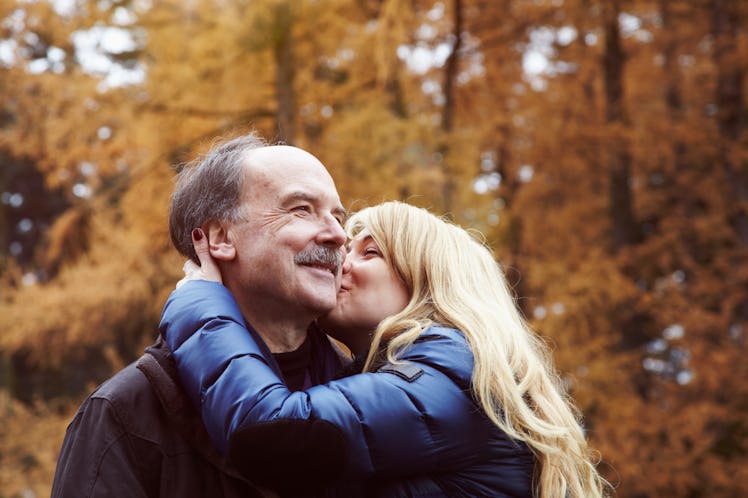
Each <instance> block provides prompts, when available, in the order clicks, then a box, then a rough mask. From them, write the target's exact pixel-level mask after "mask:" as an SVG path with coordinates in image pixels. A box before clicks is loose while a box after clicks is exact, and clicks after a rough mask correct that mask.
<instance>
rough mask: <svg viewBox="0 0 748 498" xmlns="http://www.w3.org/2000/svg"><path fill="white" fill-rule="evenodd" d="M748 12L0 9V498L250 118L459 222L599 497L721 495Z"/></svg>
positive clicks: (374, 192)
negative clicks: (173, 211) (192, 187)
mask: <svg viewBox="0 0 748 498" xmlns="http://www.w3.org/2000/svg"><path fill="white" fill-rule="evenodd" d="M747 26H748V2H746V1H744V0H189V1H182V0H119V1H118V0H97V1H93V0H55V1H44V0H18V1H11V0H0V95H1V97H2V98H1V100H0V201H1V202H0V497H2V498H7V497H24V498H31V497H36V496H38V497H41V496H45V495H48V494H49V491H50V487H51V481H52V476H53V472H54V466H55V462H56V458H57V453H58V451H59V447H60V444H61V441H62V438H63V435H64V431H65V427H66V425H67V423H68V422H69V420H70V418H71V417H72V415H73V413H74V411H75V409H76V407H77V406H78V404H79V403H80V402H81V401H82V400H83V399H84V398H85V396H86V395H87V394H88V393H89V392H90V391H91V390H92V389H93V388H94V387H95V386H96V385H97V384H98V383H99V382H101V381H102V380H104V379H105V378H107V377H108V376H109V375H111V374H112V373H113V372H115V371H116V370H118V369H120V368H121V367H123V366H124V365H126V364H127V363H128V362H130V361H132V360H133V359H135V358H136V357H137V356H139V354H140V352H141V351H142V349H143V347H144V346H146V345H147V344H149V343H150V342H151V341H152V340H153V339H154V338H155V336H156V325H157V323H158V317H159V314H160V310H161V307H162V305H163V303H164V300H165V298H166V296H167V295H168V293H169V292H170V290H171V289H172V288H173V286H174V283H175V282H176V280H178V278H179V277H180V274H181V265H182V259H181V258H180V257H178V255H177V254H176V251H175V250H174V249H173V248H171V246H170V242H169V237H168V233H167V221H166V216H167V209H168V198H169V194H170V192H171V189H172V184H173V177H174V171H175V168H176V167H177V165H178V164H179V163H181V162H184V161H186V160H189V159H191V158H193V157H194V156H195V155H196V154H197V153H199V152H200V151H202V150H205V148H207V147H209V146H210V144H211V143H212V142H213V141H214V140H215V139H216V137H226V136H230V135H235V134H237V133H243V132H246V131H249V130H251V129H256V130H257V131H259V132H260V133H261V134H262V135H263V136H265V137H266V138H268V139H270V140H284V141H286V142H287V143H290V144H294V145H298V146H300V147H302V148H305V149H308V150H310V151H311V152H313V153H314V154H315V155H317V156H318V157H319V158H320V159H321V160H322V161H323V162H324V163H325V164H326V165H327V166H328V168H329V169H330V171H331V173H332V175H333V177H334V178H335V179H336V182H337V186H338V189H339V192H340V194H341V198H342V199H343V202H344V203H345V204H346V205H347V206H349V207H350V208H352V209H354V210H355V209H356V208H359V207H363V206H365V205H367V204H371V203H377V202H380V201H382V200H387V199H404V200H407V201H409V202H411V203H414V204H417V205H421V206H424V207H428V208H430V209H431V210H433V211H434V212H436V213H439V214H445V213H446V214H448V215H449V216H450V217H451V218H453V219H454V220H455V221H456V222H458V223H460V224H462V225H463V226H466V227H473V228H476V229H478V230H480V231H482V232H483V233H484V234H485V235H486V238H487V240H488V242H489V243H490V244H491V246H492V247H493V248H494V249H495V252H496V255H497V258H498V259H499V260H500V261H501V262H502V264H503V265H504V266H505V268H506V269H507V274H508V277H509V280H510V281H511V283H512V285H513V286H514V288H515V290H516V292H517V296H518V299H519V303H520V305H521V307H522V309H523V311H524V313H525V314H526V315H527V316H528V318H529V319H530V320H531V321H532V323H533V325H534V326H535V327H536V329H537V330H538V331H539V333H541V334H542V335H543V336H545V337H547V338H548V340H549V341H551V343H552V344H553V346H554V350H555V359H556V362H557V365H558V366H559V368H560V370H561V371H562V372H563V375H564V379H565V381H566V384H567V386H568V389H569V392H570V393H571V395H572V396H573V397H574V399H575V400H576V403H577V404H578V405H579V407H580V408H581V410H582V412H583V414H584V416H585V425H586V428H587V431H588V435H589V437H590V439H591V441H592V444H593V446H594V447H595V448H597V449H598V450H599V451H600V453H601V458H602V462H601V469H602V470H603V473H604V474H605V476H606V477H607V478H608V479H609V480H610V481H612V482H613V483H614V484H616V485H617V488H618V496H620V497H636V498H646V497H664V496H667V497H671V496H672V497H690V498H696V497H732V496H748V361H746V358H745V357H746V353H748V350H747V347H746V340H747V337H746V335H748V147H747V146H746V145H747V144H748V130H747V128H746V126H748V120H747V118H748V111H747V104H746V95H747V91H748V90H747V87H748V83H747V82H746V71H747V70H748V37H747V36H748V34H747V32H746V29H747Z"/></svg>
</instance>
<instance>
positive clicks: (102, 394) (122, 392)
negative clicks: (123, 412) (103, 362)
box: [90, 361, 153, 401]
mask: <svg viewBox="0 0 748 498" xmlns="http://www.w3.org/2000/svg"><path fill="white" fill-rule="evenodd" d="M141 392H146V393H150V394H153V393H152V390H151V387H150V383H149V382H148V379H147V378H146V377H145V375H144V374H143V372H142V371H140V370H139V369H138V368H137V361H134V362H132V363H130V364H129V365H127V366H126V367H125V368H123V369H122V370H120V371H119V372H117V373H115V374H114V375H113V376H111V377H109V379H107V380H105V381H104V382H103V383H101V385H99V387H97V388H96V390H95V391H94V392H92V393H91V396H90V398H91V399H106V400H109V401H115V400H116V401H121V400H125V399H129V398H131V397H134V396H137V395H138V394H139V393H141Z"/></svg>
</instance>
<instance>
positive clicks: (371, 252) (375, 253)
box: [364, 247, 379, 256]
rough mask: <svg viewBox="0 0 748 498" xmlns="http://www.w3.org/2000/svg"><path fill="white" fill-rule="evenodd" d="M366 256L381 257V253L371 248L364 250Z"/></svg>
mask: <svg viewBox="0 0 748 498" xmlns="http://www.w3.org/2000/svg"><path fill="white" fill-rule="evenodd" d="M364 255H365V256H379V251H378V250H376V249H374V248H373V247H369V248H367V249H364Z"/></svg>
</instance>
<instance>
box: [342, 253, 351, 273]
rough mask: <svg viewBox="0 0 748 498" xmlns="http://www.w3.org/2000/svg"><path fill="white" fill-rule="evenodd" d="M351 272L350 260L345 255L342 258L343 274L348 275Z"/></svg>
mask: <svg viewBox="0 0 748 498" xmlns="http://www.w3.org/2000/svg"><path fill="white" fill-rule="evenodd" d="M350 271H351V258H349V257H348V255H347V254H346V255H345V256H344V257H343V274H345V273H350Z"/></svg>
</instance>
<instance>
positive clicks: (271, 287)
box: [231, 146, 346, 316]
mask: <svg viewBox="0 0 748 498" xmlns="http://www.w3.org/2000/svg"><path fill="white" fill-rule="evenodd" d="M247 159H248V162H249V164H251V166H249V167H248V170H247V175H248V176H247V182H246V185H247V187H246V189H245V192H244V200H243V201H244V203H245V207H246V214H247V217H246V219H247V221H243V222H238V223H236V224H234V225H233V226H232V227H231V232H232V233H233V238H234V241H235V245H236V248H237V263H238V266H237V269H238V272H239V275H235V277H236V278H235V281H236V282H237V284H238V285H239V286H240V287H241V288H242V290H243V292H242V293H241V294H242V296H243V298H244V299H248V300H250V301H252V300H254V301H253V304H252V305H253V306H262V307H263V312H268V311H271V312H272V311H277V312H278V313H281V314H283V313H294V312H297V313H298V312H306V313H309V312H312V313H313V314H315V315H319V314H322V313H326V312H328V311H330V310H331V309H332V308H333V307H335V302H336V296H337V293H338V289H339V288H340V274H341V264H342V259H343V249H342V246H343V244H344V243H345V240H346V236H345V232H344V231H343V228H342V226H341V223H342V221H343V220H344V217H345V210H344V209H343V207H342V205H341V203H340V198H339V197H338V193H337V191H336V189H335V184H334V183H333V180H332V178H331V177H330V175H329V173H328V172H327V170H326V169H325V168H324V166H323V165H322V164H321V163H320V162H319V161H318V160H317V159H316V158H315V157H314V156H312V155H311V154H309V153H307V152H305V151H303V150H301V149H297V148H295V147H288V146H271V147H263V148H261V149H256V150H252V151H250V152H249V153H248V155H247ZM280 316H283V315H280Z"/></svg>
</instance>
